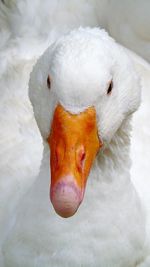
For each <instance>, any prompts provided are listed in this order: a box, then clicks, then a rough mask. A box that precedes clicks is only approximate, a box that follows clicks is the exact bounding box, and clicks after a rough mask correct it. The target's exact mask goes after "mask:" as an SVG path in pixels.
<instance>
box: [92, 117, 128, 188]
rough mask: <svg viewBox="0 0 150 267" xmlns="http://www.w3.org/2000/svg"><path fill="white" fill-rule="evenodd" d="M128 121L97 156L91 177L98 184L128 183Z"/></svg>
mask: <svg viewBox="0 0 150 267" xmlns="http://www.w3.org/2000/svg"><path fill="white" fill-rule="evenodd" d="M130 121H131V116H129V117H128V118H127V119H126V120H125V121H124V122H123V123H122V125H121V127H120V128H119V130H118V131H117V132H116V134H115V135H114V137H113V138H112V140H111V142H110V143H109V144H107V145H105V148H103V150H101V151H100V153H99V154H98V156H97V160H96V161H95V166H94V168H93V170H92V177H93V176H94V177H95V179H96V180H97V181H99V182H100V183H105V184H110V185H111V184H114V183H115V182H116V183H117V184H119V183H127V181H128V182H129V183H130V167H131V160H130V132H131V125H130ZM92 179H93V178H92Z"/></svg>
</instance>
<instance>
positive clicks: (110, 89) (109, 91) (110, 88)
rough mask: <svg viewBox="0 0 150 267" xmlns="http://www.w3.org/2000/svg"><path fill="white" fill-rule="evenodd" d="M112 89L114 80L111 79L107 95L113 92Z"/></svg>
mask: <svg viewBox="0 0 150 267" xmlns="http://www.w3.org/2000/svg"><path fill="white" fill-rule="evenodd" d="M112 89H113V81H111V82H110V84H109V86H108V89H107V95H110V94H111V91H112Z"/></svg>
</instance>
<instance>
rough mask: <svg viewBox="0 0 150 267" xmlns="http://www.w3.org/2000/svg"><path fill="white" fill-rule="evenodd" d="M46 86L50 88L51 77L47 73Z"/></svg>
mask: <svg viewBox="0 0 150 267" xmlns="http://www.w3.org/2000/svg"><path fill="white" fill-rule="evenodd" d="M47 87H48V88H49V89H50V88H51V79H50V76H49V75H48V77H47Z"/></svg>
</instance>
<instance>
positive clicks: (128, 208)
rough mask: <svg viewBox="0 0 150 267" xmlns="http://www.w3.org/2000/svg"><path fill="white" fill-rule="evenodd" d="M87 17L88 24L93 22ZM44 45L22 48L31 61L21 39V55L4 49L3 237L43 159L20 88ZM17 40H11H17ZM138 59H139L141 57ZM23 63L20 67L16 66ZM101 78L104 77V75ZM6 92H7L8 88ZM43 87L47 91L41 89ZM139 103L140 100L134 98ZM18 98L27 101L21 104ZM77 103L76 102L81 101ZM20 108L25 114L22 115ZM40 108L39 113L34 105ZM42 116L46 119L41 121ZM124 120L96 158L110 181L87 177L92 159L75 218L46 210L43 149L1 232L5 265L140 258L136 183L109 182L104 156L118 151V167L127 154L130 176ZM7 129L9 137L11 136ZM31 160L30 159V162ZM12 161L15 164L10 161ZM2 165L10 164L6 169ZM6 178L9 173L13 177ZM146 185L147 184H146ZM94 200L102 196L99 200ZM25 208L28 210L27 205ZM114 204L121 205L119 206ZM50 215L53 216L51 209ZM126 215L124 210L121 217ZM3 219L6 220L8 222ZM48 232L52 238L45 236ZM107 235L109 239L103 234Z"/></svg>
mask: <svg viewBox="0 0 150 267" xmlns="http://www.w3.org/2000/svg"><path fill="white" fill-rule="evenodd" d="M81 10H82V9H81ZM91 11H92V9H91ZM44 12H45V11H44ZM88 12H89V10H88ZM44 14H45V13H44ZM81 17H82V16H81ZM91 18H92V16H91ZM93 18H94V17H93ZM81 20H82V19H81ZM91 20H92V19H91ZM88 23H89V24H90V22H88ZM88 23H87V24H88ZM94 23H95V22H94V19H93V24H94ZM78 24H80V22H78V23H77V25H78ZM91 24H92V23H91ZM56 25H57V23H56ZM72 25H73V26H74V22H73V23H72ZM85 25H86V22H85ZM75 26H76V25H75ZM63 31H64V30H63ZM52 35H53V37H52V38H51V36H50V37H49V38H48V39H51V42H52V41H53V39H55V38H56V36H57V35H58V31H54V33H52ZM104 36H105V34H104ZM33 39H34V38H33ZM106 39H107V37H106ZM35 40H36V38H35ZM19 42H21V41H20V40H18V44H19ZM41 42H42V41H41ZM19 45H20V44H19ZM34 45H35V44H34ZM38 45H39V44H37V46H38ZM47 45H48V42H47V43H46V44H44V43H42V45H39V48H38V50H36V51H35V53H34V46H33V45H32V44H31V47H33V51H32V49H30V53H31V55H30V53H29V54H28V55H27V58H28V59H31V61H28V62H27V61H24V60H23V59H22V57H23V58H24V55H25V53H24V46H23V47H22V50H20V58H19V60H17V61H15V62H14V61H13V59H14V55H15V54H16V52H17V49H16V51H15V49H14V51H13V53H12V49H11V45H10V49H8V50H7V52H8V54H9V51H10V56H8V62H6V60H3V61H2V68H1V72H4V73H5V75H4V76H3V80H4V82H3V80H2V85H3V86H4V85H6V81H8V91H6V92H5V94H4V95H3V97H4V101H3V102H2V104H3V106H2V112H1V114H2V119H3V121H4V124H3V133H4V134H3V136H4V137H5V138H4V137H3V136H2V140H3V143H2V145H3V147H4V148H3V149H5V150H1V153H3V154H2V155H8V156H9V158H7V157H5V158H4V157H1V158H2V159H3V161H2V162H1V163H2V165H1V166H3V169H2V167H1V170H3V176H2V178H4V179H2V183H1V186H3V188H4V189H3V192H5V194H2V195H1V198H2V201H1V202H2V207H3V206H4V203H7V202H8V201H9V200H10V199H11V198H12V199H13V201H12V204H11V205H10V201H9V203H8V204H7V205H5V207H6V208H5V209H2V210H1V212H2V215H1V218H3V221H2V224H1V225H2V228H1V229H2V232H3V239H6V235H7V233H8V227H9V228H10V227H11V225H12V224H13V221H12V220H11V221H10V222H8V218H10V215H11V214H12V213H13V210H14V207H15V206H16V203H17V201H18V199H19V198H20V197H21V195H22V194H23V193H24V192H25V191H26V190H27V189H28V187H29V186H30V185H31V183H33V181H34V179H35V178H32V179H31V177H35V176H36V174H37V172H38V168H39V164H40V160H41V152H42V144H41V137H40V135H39V134H38V131H37V129H36V125H35V126H34V128H33V126H32V128H28V127H27V125H28V123H29V124H30V125H31V124H32V125H34V124H35V122H33V121H34V119H33V113H32V111H31V106H30V103H29V102H28V98H27V94H25V93H24V92H25V90H23V87H24V86H26V88H27V80H28V78H29V72H30V69H31V67H32V65H33V64H34V59H33V56H32V55H35V56H36V54H38V55H40V54H41V52H42V51H43V50H44V49H45V48H46V46H47ZM27 46H28V44H27ZM14 47H16V45H15V46H14ZM25 47H26V46H25ZM29 47H30V45H29ZM119 49H122V48H119ZM27 50H28V48H27ZM31 51H32V52H31ZM37 51H38V52H37ZM136 61H137V59H136ZM139 61H140V60H139ZM10 62H11V64H12V67H11V68H10V69H7V68H6V67H7V66H8V65H10ZM113 63H114V62H113ZM101 64H102V63H101ZM103 64H104V63H103ZM110 64H112V62H110ZM138 64H140V62H139V63H138ZM143 64H144V63H143ZM129 65H130V64H129ZM101 66H104V65H101ZM21 68H23V69H22V70H21ZM143 68H144V67H141V69H142V70H140V73H142V75H145V73H146V71H143ZM128 71H129V70H128ZM131 71H132V68H131ZM148 71H149V70H147V72H148ZM18 72H19V75H21V74H22V77H23V79H21V77H19V79H18V75H17V74H18ZM26 72H27V73H26ZM25 73H26V75H25ZM15 74H16V79H14V77H15ZM46 74H47V73H46ZM12 77H13V88H14V90H13V91H14V93H12V92H11V91H10V90H12ZM106 78H108V77H107V75H106V76H105V79H104V80H103V83H102V85H103V88H104V87H105V86H104V85H106V80H107V79H106ZM39 79H40V76H39ZM145 79H146V76H145ZM15 81H16V82H15ZM100 81H102V79H101V80H100ZM126 82H127V81H126ZM136 82H137V81H136V79H135V83H136ZM22 85H23V87H22ZM134 86H135V84H134ZM19 87H21V88H22V92H21V91H19ZM5 88H7V87H5ZM16 88H17V89H18V91H17V90H16ZM135 88H136V86H135ZM132 89H133V88H132ZM9 92H11V93H10V94H9ZM60 93H61V92H60ZM14 94H15V95H16V97H17V98H18V100H17V101H16V97H15V96H14ZM45 94H47V93H46V92H45ZM8 95H9V96H10V101H11V106H10V110H9V109H5V107H6V106H8V103H10V102H9V98H8ZM59 96H60V94H58V97H59ZM5 99H6V100H5ZM13 99H15V101H16V103H17V105H15V103H13V102H12V100H13ZM72 99H74V98H72ZM46 100H47V99H46ZM23 101H24V102H23ZM64 101H65V100H64ZM81 101H83V98H81ZM93 101H94V100H93ZM138 102H139V100H137V103H138ZM23 103H25V105H24V104H23ZM27 103H29V104H28V106H27ZM79 103H80V104H81V102H80V101H79ZM104 103H106V102H105V100H104ZM135 103H136V102H135ZM86 104H87V103H86ZM92 104H93V102H92ZM132 104H133V109H135V108H136V107H137V104H135V106H134V103H132ZM66 106H67V109H69V107H68V105H67V104H66ZM79 106H80V105H79ZM131 106H132V105H131ZM12 107H14V113H15V114H17V116H16V126H15V124H14V122H15V120H14V119H13V125H12V126H11V120H10V117H11V115H10V114H11V113H12V111H13V110H12ZM19 108H20V109H19ZM81 108H84V107H83V106H82V107H81ZM5 110H6V111H7V112H6V113H5V118H4V115H3V114H4V112H5ZM19 110H20V113H21V119H20V116H19V115H18V114H19ZM23 110H24V111H23ZM40 111H41V110H40ZM23 112H24V113H25V114H26V115H25V116H24V114H23ZM123 112H124V111H123ZM39 114H41V113H40V112H39ZM103 115H104V114H103ZM103 115H102V116H103ZM108 115H109V112H108V114H107V116H108ZM114 115H115V114H114ZM118 115H119V114H118ZM22 116H24V118H25V119H24V122H23V121H22ZM37 117H38V116H37ZM14 118H15V117H14ZM115 118H116V117H115ZM19 119H20V120H19ZM121 119H122V117H121ZM121 119H120V121H121ZM7 120H8V123H7ZM1 121H2V120H1ZM104 121H106V120H104ZM108 121H109V120H108ZM110 121H111V120H110ZM116 121H117V119H116ZM120 121H119V122H120ZM26 122H27V123H26ZM25 123H26V124H25ZM45 123H47V122H46V121H45ZM18 126H19V127H18ZM46 127H47V125H46ZM100 127H101V126H100ZM126 127H127V128H128V122H126V123H125V125H124V126H122V130H120V131H121V133H119V134H118V136H116V137H115V139H114V140H113V144H112V147H111V148H109V149H110V150H109V149H108V151H107V150H106V154H108V155H107V156H108V157H105V153H104V156H101V163H99V164H100V166H101V171H102V174H103V175H102V177H105V178H107V179H108V181H107V183H108V184H107V188H106V184H105V179H104V181H103V179H101V185H100V184H98V181H97V179H90V178H92V176H93V177H95V178H96V174H97V172H98V170H97V169H96V168H97V164H98V163H96V164H95V166H94V168H95V171H94V170H93V171H92V173H91V175H90V176H91V177H89V184H88V188H87V192H86V198H85V199H84V203H83V204H82V206H81V208H80V210H79V211H78V214H76V215H75V217H73V218H71V219H69V220H68V221H63V220H62V219H60V218H58V217H57V216H56V215H55V214H54V212H53V210H50V211H49V202H48V186H47V185H48V184H49V174H48V173H49V170H48V162H47V161H48V155H47V156H45V159H44V162H43V163H42V168H41V172H40V174H39V178H38V179H37V180H36V183H35V184H34V186H33V188H32V189H31V191H30V192H29V193H28V195H26V196H25V197H24V201H23V202H22V203H21V205H19V206H18V213H19V215H18V219H17V223H16V226H15V228H14V229H13V230H12V232H11V234H10V235H9V236H8V238H7V239H6V241H5V243H4V244H3V256H4V266H5V265H6V266H11V267H12V266H15V267H16V266H20V264H21V266H32V267H33V266H49V263H50V264H51V265H50V266H57V267H58V266H59V265H60V266H62V263H63V265H64V266H70V265H72V264H74V265H75V266H81V264H83V266H93V265H94V266H107V265H108V266H109V267H110V266H117V264H118V266H119V267H121V266H133V264H134V263H135V262H136V261H140V259H142V250H141V247H142V246H143V242H144V216H143V213H142V211H141V207H140V203H139V202H138V200H134V199H136V194H135V191H134V190H133V187H132V186H131V184H130V183H128V182H127V183H126V182H125V181H123V180H122V181H121V183H120V184H119V183H118V180H117V179H115V181H114V183H113V186H112V187H111V186H110V184H111V182H110V181H111V176H112V177H114V173H112V170H113V167H112V169H109V167H110V162H109V160H107V159H108V158H109V156H110V155H109V154H111V153H113V152H114V151H115V150H116V151H115V154H116V157H114V162H115V163H116V164H118V166H120V162H121V161H122V160H124V156H125V158H126V164H127V165H125V166H126V167H125V168H124V169H127V176H128V167H129V165H130V164H129V161H128V155H126V153H127V154H128V140H127V139H128V138H127V137H126V133H125V130H124V128H125V129H126ZM17 128H18V135H17V131H16V129H17ZM7 129H8V130H7ZM10 129H11V135H10ZM13 129H14V130H13ZM41 129H43V127H41ZM106 129H108V125H103V136H106V140H104V141H106V142H108V141H110V139H111V137H109V134H108V135H107V134H106ZM7 132H8V133H9V141H8V142H7V139H6V133H7ZM114 132H115V129H114ZM13 133H14V135H13ZM10 136H11V138H12V139H10ZM43 136H44V137H46V131H45V135H44V134H43ZM35 137H36V139H35ZM19 138H20V139H19ZM124 138H125V139H124ZM5 140H6V142H5ZM11 140H12V141H11ZM24 140H25V142H26V140H28V142H29V145H28V146H27V143H24ZM124 140H126V142H125V143H126V144H127V147H126V149H125V150H124V153H123V155H124V156H122V153H121V154H120V152H121V151H119V150H120V149H119V150H118V149H115V144H116V143H118V144H119V146H122V143H124ZM12 142H14V146H15V149H14V147H12ZM30 144H31V145H32V147H31V146H30ZM37 144H38V146H37ZM17 145H18V149H17ZM19 145H20V146H19ZM33 145H34V146H35V149H34V150H33ZM29 148H30V149H31V154H30V152H29ZM7 149H8V150H9V154H8V153H7ZM45 150H46V149H45ZM11 152H12V154H11ZM14 152H15V153H16V154H15V153H14ZM18 153H19V155H18ZM47 153H48V152H47ZM21 155H23V158H21ZM30 155H31V159H29V156H30ZM16 159H17V161H16ZM30 160H32V164H31V162H30ZM15 162H16V163H17V164H15ZM34 162H35V163H34ZM117 162H118V163H117ZM111 163H112V162H111ZM7 164H9V168H8V165H7ZM10 164H11V165H10ZM35 164H36V166H35ZM121 164H122V163H121ZM11 166H12V167H11ZM33 166H34V168H33ZM112 166H113V164H112ZM11 168H12V169H11ZM108 169H109V171H108ZM29 173H30V175H29ZM133 174H134V169H133ZM9 177H11V180H10V178H9ZM13 177H14V180H13ZM41 177H42V180H41ZM27 178H28V180H27ZM93 180H94V181H93ZM3 181H4V182H3ZM10 181H11V183H10ZM18 181H19V183H18ZM139 183H140V181H139ZM7 184H8V185H9V191H8V193H7V194H6V192H7V191H6V188H8V186H7ZM10 185H11V190H10ZM135 186H137V189H138V188H139V187H138V185H137V180H136V181H135ZM125 188H126V192H128V193H126V192H124V189H125ZM122 190H123V192H122ZM143 192H145V191H144V190H143ZM90 195H92V196H93V197H90V198H89V196H90ZM97 195H98V200H96V197H95V196H97ZM99 195H100V196H99ZM108 195H109V196H110V195H111V196H112V198H110V199H109V198H108ZM37 196H38V197H37ZM131 196H132V197H131ZM141 196H142V197H143V194H142V191H141ZM4 197H5V198H4ZM91 198H92V199H93V198H94V200H95V201H94V202H91ZM129 198H130V199H132V201H133V202H132V201H131V202H130V205H129ZM99 199H100V200H101V201H99ZM121 199H122V200H121ZM144 200H147V199H146V198H144ZM134 201H135V202H134ZM116 203H117V205H116ZM136 203H137V204H136ZM135 205H137V208H134V207H133V206H135ZM20 207H21V209H20ZM27 207H28V210H27ZM29 207H30V208H29ZM87 207H88V209H87ZM123 207H124V209H123ZM108 208H109V210H110V209H111V210H112V212H109V210H108ZM97 209H100V210H101V211H102V212H101V213H100V214H99V213H97ZM122 209H123V212H122ZM89 210H90V211H91V214H90V213H89ZM133 210H134V211H135V216H133V214H132V213H133ZM119 211H121V212H120V213H119ZM118 213H119V214H118ZM126 213H127V214H126ZM4 214H6V215H4ZM39 214H40V215H39ZM50 214H52V215H51V216H50ZM123 214H125V215H126V217H125V218H124V216H123ZM5 216H6V217H5ZM37 216H38V217H37ZM116 217H118V220H116ZM25 218H26V219H25ZM87 218H88V219H87ZM130 218H133V219H134V220H135V221H134V220H133V221H132V219H131V220H130ZM97 220H99V221H100V222H103V223H102V224H100V225H99V224H98V223H97V224H95V221H97ZM122 220H123V221H122ZM137 221H138V224H137V223H136V222H137ZM6 222H7V225H8V226H6ZM79 222H80V224H79ZM129 222H130V227H127V229H126V231H125V230H124V229H125V228H126V225H128V223H129ZM54 225H55V227H54ZM132 225H133V226H132ZM53 227H54V228H53ZM72 228H73V229H72ZM62 229H64V231H63V233H62ZM68 232H69V235H68ZM38 234H39V236H38ZM49 236H50V237H51V238H49ZM81 237H82V238H81ZM97 237H99V238H97ZM106 237H107V238H108V240H107V238H106ZM3 239H2V241H3ZM71 240H73V241H74V242H72V241H71ZM99 240H101V242H100V243H98V241H99ZM116 240H117V241H118V243H117V244H119V246H118V245H116V242H117V241H116ZM88 241H89V243H88ZM119 242H121V243H119ZM128 242H129V243H128ZM78 243H80V247H79V246H77V244H78ZM129 244H132V246H133V247H132V249H133V248H134V249H135V250H134V249H133V250H132V249H131V247H129ZM71 245H72V248H71ZM123 247H125V250H124V249H123ZM135 247H136V248H135ZM70 248H71V250H70ZM98 249H99V250H98ZM97 250H98V251H97ZM108 251H109V253H108ZM116 251H117V253H116ZM100 254H101V257H100V260H99V255H100ZM110 259H111V261H110ZM106 264H107V265H106ZM110 264H111V265H110ZM146 264H148V263H146ZM74 265H72V266H74ZM142 266H146V265H142ZM147 266H148V265H147Z"/></svg>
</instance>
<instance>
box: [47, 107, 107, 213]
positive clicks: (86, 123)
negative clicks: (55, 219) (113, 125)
mask: <svg viewBox="0 0 150 267" xmlns="http://www.w3.org/2000/svg"><path fill="white" fill-rule="evenodd" d="M48 143H49V146H50V151H51V158H50V165H51V188H50V198H51V202H52V204H53V206H54V209H55V211H56V212H57V213H58V214H59V215H60V216H62V217H70V216H72V215H73V214H74V213H75V212H76V211H77V209H78V207H79V205H80V203H81V202H82V200H83V196H84V191H85V186H86V181H87V177H88V175H89V172H90V169H91V166H92V163H93V161H94V158H95V156H96V154H97V152H98V150H99V149H100V147H101V146H102V142H101V141H100V139H99V137H98V131H97V125H96V112H95V109H94V107H90V108H88V109H87V110H85V111H84V112H82V113H80V114H78V115H74V114H71V113H69V112H68V111H66V110H65V109H64V108H63V107H62V106H61V105H60V104H59V105H58V106H57V107H56V109H55V111H54V117H53V121H52V126H51V133H50V136H49V137H48Z"/></svg>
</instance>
